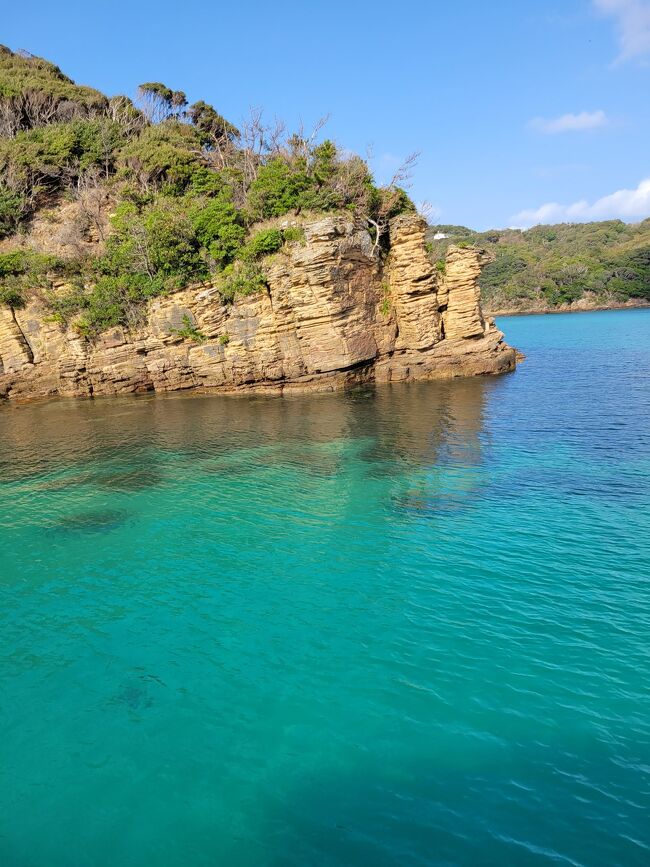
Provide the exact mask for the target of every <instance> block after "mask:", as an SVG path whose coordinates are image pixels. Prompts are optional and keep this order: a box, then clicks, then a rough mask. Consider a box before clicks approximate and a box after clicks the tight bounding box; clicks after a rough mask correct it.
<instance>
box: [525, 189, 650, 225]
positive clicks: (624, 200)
mask: <svg viewBox="0 0 650 867" xmlns="http://www.w3.org/2000/svg"><path fill="white" fill-rule="evenodd" d="M648 216H650V178H644V180H642V181H641V183H640V184H639V186H638V187H637V188H636V189H635V190H617V191H616V192H615V193H610V194H609V195H608V196H602V197H601V198H600V199H596V201H595V202H592V203H589V202H588V201H587V200H586V199H582V200H581V201H579V202H574V203H573V204H571V205H561V204H559V203H558V202H547V203H546V204H545V205H541V207H539V208H533V209H530V210H525V211H520V212H519V213H518V214H515V215H514V217H511V220H512V223H513V225H517V226H524V225H525V226H534V225H536V224H537V223H585V222H588V221H589V220H616V219H620V220H634V219H643V218H644V217H648Z"/></svg>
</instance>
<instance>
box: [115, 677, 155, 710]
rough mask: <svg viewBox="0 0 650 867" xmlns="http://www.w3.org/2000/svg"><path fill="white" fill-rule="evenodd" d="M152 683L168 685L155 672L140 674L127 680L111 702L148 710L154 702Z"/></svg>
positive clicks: (130, 707)
mask: <svg viewBox="0 0 650 867" xmlns="http://www.w3.org/2000/svg"><path fill="white" fill-rule="evenodd" d="M152 685H157V686H166V684H165V683H164V681H162V680H161V679H160V678H159V677H158V676H157V675H155V674H140V675H138V677H136V678H132V679H131V680H128V681H125V682H124V683H123V684H122V686H121V687H120V689H119V691H118V692H117V693H116V694H115V696H114V697H113V699H112V700H111V702H112V703H113V704H123V705H126V707H128V708H129V710H147V708H150V707H153V703H154V698H153V694H152V693H153V689H152Z"/></svg>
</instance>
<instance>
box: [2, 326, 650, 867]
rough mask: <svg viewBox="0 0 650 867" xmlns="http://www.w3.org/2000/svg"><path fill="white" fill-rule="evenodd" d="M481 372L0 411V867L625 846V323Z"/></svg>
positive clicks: (632, 514) (629, 410)
mask: <svg viewBox="0 0 650 867" xmlns="http://www.w3.org/2000/svg"><path fill="white" fill-rule="evenodd" d="M499 325H500V327H502V328H503V330H504V331H505V332H506V335H507V338H508V340H509V342H510V343H512V344H513V345H515V346H517V347H518V348H519V349H521V350H522V351H523V352H524V353H525V355H526V360H525V362H523V364H521V365H520V367H519V369H518V370H517V372H516V373H514V374H508V375H505V376H502V377H497V378H474V379H467V380H455V381H448V382H439V383H419V384H413V385H395V386H388V387H378V388H375V389H373V388H368V389H362V390H358V391H354V392H350V393H347V394H330V395H314V396H305V397H290V398H286V399H279V398H266V397H260V396H257V397H223V396H216V395H186V394H184V395H180V394H179V395H169V396H162V397H161V396H143V397H131V398H123V399H122V398H114V399H101V400H95V401H53V402H50V403H43V404H38V405H30V406H10V405H0V443H1V444H2V448H1V451H0V589H1V592H2V608H1V610H0V630H1V635H2V647H3V653H2V657H1V659H0V730H1V732H2V737H1V739H0V863H2V865H3V867H4V865H6V867H27V865H29V867H109V865H111V867H112V865H115V864H119V865H121V867H145V865H152V864H156V865H157V867H180V865H188V864H192V865H195V867H196V865H215V864H223V865H234V867H239V865H241V867H249V865H251V867H252V865H278V867H279V865H296V867H298V865H300V867H302V865H306V864H318V865H319V867H320V865H326V867H327V865H368V864H372V865H431V864H450V865H451V864H494V865H503V864H526V865H528V864H551V863H552V864H558V863H559V864H572V865H589V867H600V865H602V867H610V865H614V864H620V865H637V864H638V865H645V864H647V863H648V862H649V861H650V831H649V828H650V822H649V821H648V817H649V815H650V678H649V675H650V605H649V601H648V600H649V596H648V591H649V589H650V551H649V549H648V545H647V539H649V538H650V376H649V373H650V310H624V311H615V312H597V313H585V314H580V315H572V314H565V315H555V316H529V317H513V318H507V319H501V320H499Z"/></svg>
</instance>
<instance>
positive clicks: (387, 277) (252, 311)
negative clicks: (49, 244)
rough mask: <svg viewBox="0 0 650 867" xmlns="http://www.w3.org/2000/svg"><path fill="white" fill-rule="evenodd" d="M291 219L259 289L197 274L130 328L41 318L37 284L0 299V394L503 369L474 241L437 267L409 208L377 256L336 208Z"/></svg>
mask: <svg viewBox="0 0 650 867" xmlns="http://www.w3.org/2000/svg"><path fill="white" fill-rule="evenodd" d="M301 228H302V230H303V232H304V240H302V241H294V242H292V243H291V244H287V245H286V246H285V248H283V250H282V251H281V252H279V253H277V254H276V255H274V256H273V257H272V258H270V259H269V261H268V267H267V282H268V288H267V289H266V290H265V291H261V292H259V293H257V294H255V295H250V296H247V297H243V298H235V300H234V302H231V303H226V302H224V300H223V298H222V297H221V295H220V294H219V292H218V290H217V288H216V287H215V286H213V285H211V284H210V283H203V284H200V285H195V286H192V287H189V288H187V289H183V290H180V291H177V292H172V293H170V294H168V295H166V296H162V297H159V298H155V299H153V300H151V301H150V302H148V303H147V305H146V308H145V309H144V311H143V315H142V317H141V324H139V325H138V326H137V327H135V328H132V329H131V330H127V329H126V328H122V327H114V328H111V329H109V330H107V331H105V332H103V333H102V334H100V335H98V336H97V337H94V338H88V337H84V336H83V335H81V334H80V333H79V332H78V330H76V329H75V328H74V326H73V325H69V326H63V325H61V324H59V323H57V322H55V321H52V317H51V315H49V314H50V311H49V310H48V307H47V305H46V304H45V303H44V301H43V300H42V299H39V296H38V293H35V294H34V295H33V296H32V297H31V298H30V301H29V303H28V304H27V305H26V306H25V307H24V308H23V309H17V310H10V309H0V397H3V398H12V399H17V400H29V399H32V398H41V397H47V396H55V395H58V396H62V397H91V396H93V395H116V394H127V393H134V392H146V391H173V390H178V389H198V390H204V391H211V390H215V391H224V392H233V391H253V390H255V391H265V392H270V393H282V392H285V391H297V390H301V391H309V390H333V389H336V388H343V387H347V386H351V385H355V384H358V383H364V382H372V381H374V382H396V381H409V380H418V379H438V378H447V377H453V376H472V375H476V374H496V373H503V372H506V371H509V370H513V369H514V367H515V363H516V359H515V351H514V350H513V349H512V348H511V347H509V346H508V345H507V344H506V343H505V342H504V340H503V334H502V333H501V332H500V331H499V330H498V329H497V328H496V326H495V325H494V322H493V321H492V320H490V319H485V318H484V316H483V314H482V311H481V303H480V290H479V287H478V277H479V274H480V271H481V266H482V264H483V263H484V254H483V253H482V252H481V251H480V250H478V249H476V248H472V247H468V248H461V247H454V246H452V247H450V248H449V250H448V251H447V256H446V260H445V267H444V270H439V269H437V268H435V267H434V266H433V265H432V264H431V262H430V260H429V258H428V256H427V254H426V250H425V246H424V242H425V230H426V224H425V222H424V220H422V219H421V218H419V217H417V216H415V215H414V214H405V215H401V216H399V217H395V218H394V219H393V220H392V221H391V224H390V253H389V255H388V256H387V257H386V259H385V260H384V261H382V260H380V259H379V258H378V257H377V256H376V255H373V250H372V244H371V241H370V237H369V235H368V232H366V231H365V230H358V229H355V226H354V223H353V221H352V219H348V218H347V217H346V216H341V215H337V216H327V217H323V218H322V219H317V220H312V221H310V222H305V223H303V224H301ZM64 289H65V286H64V285H63V284H62V285H61V290H62V291H63V290H64Z"/></svg>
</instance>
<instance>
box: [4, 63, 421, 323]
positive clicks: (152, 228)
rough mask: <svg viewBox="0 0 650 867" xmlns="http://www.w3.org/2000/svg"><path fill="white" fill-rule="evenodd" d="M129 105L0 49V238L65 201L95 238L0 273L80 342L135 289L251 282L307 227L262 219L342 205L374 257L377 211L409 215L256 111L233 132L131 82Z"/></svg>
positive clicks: (175, 96)
mask: <svg viewBox="0 0 650 867" xmlns="http://www.w3.org/2000/svg"><path fill="white" fill-rule="evenodd" d="M137 101H138V103H139V105H138V106H136V105H135V104H134V103H133V102H132V101H131V100H130V99H129V98H128V97H125V96H117V97H113V98H111V99H108V98H107V97H105V96H104V95H102V94H101V93H99V92H98V91H95V90H92V89H91V88H87V87H80V86H78V85H76V84H75V83H74V82H73V81H72V80H71V79H69V78H67V76H65V75H64V74H63V73H62V72H61V71H60V70H59V69H58V67H56V66H54V65H53V64H52V63H49V62H48V61H45V60H42V59H40V58H36V57H32V56H30V55H22V54H16V53H13V52H11V51H10V50H9V49H7V48H4V47H0V118H1V120H0V238H2V237H5V238H6V237H15V239H16V244H17V246H19V245H20V240H21V232H24V231H27V230H28V229H29V225H30V221H31V220H32V218H33V217H34V215H35V214H38V213H41V214H44V213H48V214H50V215H52V214H53V213H55V212H54V211H53V209H55V208H56V206H57V204H58V203H59V202H60V201H61V200H62V199H65V198H68V199H71V200H73V201H77V202H78V204H79V208H80V209H82V206H83V209H85V210H83V213H82V217H83V220H81V223H83V226H81V228H78V234H79V236H80V237H81V236H82V234H83V231H86V232H87V231H88V227H90V226H94V227H95V230H96V234H99V236H100V240H101V241H102V243H101V245H98V246H97V248H96V249H97V254H96V255H93V256H89V255H88V254H87V253H86V254H81V253H80V254H79V255H78V256H77V257H76V258H72V257H70V258H69V259H68V260H66V261H65V262H64V263H63V265H62V264H61V263H60V262H59V263H54V262H52V263H49V264H48V263H47V262H45V261H41V262H40V264H39V263H36V260H30V262H29V263H28V264H25V266H24V268H23V269H22V270H20V269H19V270H18V271H16V272H14V271H6V273H5V272H3V271H1V270H0V287H1V288H0V292H1V293H2V294H1V295H0V300H3V301H4V303H5V304H10V305H11V306H18V303H19V301H20V303H24V302H25V300H26V298H27V297H28V295H29V294H30V292H32V291H34V290H35V289H36V288H39V290H42V291H41V295H42V297H44V298H46V299H47V301H48V303H49V305H50V307H51V310H52V317H53V318H54V319H55V320H57V321H60V322H61V323H73V324H74V325H75V327H76V328H77V329H78V330H79V331H80V332H81V333H83V334H86V335H88V336H92V335H94V334H96V333H97V332H99V331H101V330H102V329H104V328H108V327H111V326H114V325H120V324H122V325H130V324H132V323H135V322H137V320H138V317H139V316H140V315H141V310H142V306H143V303H144V302H146V301H147V299H149V298H152V297H154V296H157V295H161V294H164V293H166V292H169V291H173V290H174V289H177V288H179V287H182V286H184V285H187V284H190V283H192V282H200V281H204V280H208V279H210V280H212V281H214V283H215V285H216V286H217V287H218V289H219V291H220V293H221V295H222V297H223V300H224V302H232V301H233V300H234V298H235V297H236V296H245V295H249V294H252V293H255V292H259V291H263V290H264V289H265V287H266V285H267V284H266V277H265V259H266V257H268V256H270V255H273V254H276V253H278V252H279V251H280V250H281V249H282V247H283V245H284V244H285V243H288V242H294V241H300V240H302V239H303V237H304V236H303V233H302V229H301V228H300V227H299V226H293V227H288V228H285V229H281V228H279V227H277V226H273V225H270V226H269V225H268V223H267V224H266V225H265V226H263V227H260V226H258V225H256V224H258V223H260V222H261V221H269V220H270V221H273V220H277V218H280V217H282V216H284V215H286V214H292V215H293V216H294V217H297V216H298V215H300V214H301V213H303V212H318V213H320V212H327V211H345V212H347V213H349V214H350V215H351V216H352V217H353V219H355V220H356V221H357V222H358V224H359V225H360V226H365V227H366V228H367V229H368V231H369V232H370V234H371V236H372V238H373V241H374V250H375V251H376V252H377V254H378V255H381V254H382V253H383V252H384V251H385V249H386V246H387V226H388V220H389V219H390V218H391V217H392V216H395V215H396V214H398V213H401V212H402V211H405V210H412V209H413V205H412V203H411V202H410V200H409V198H408V196H407V195H406V194H405V193H404V191H403V190H401V189H400V188H399V187H398V186H397V185H396V183H391V184H390V185H388V186H386V187H377V186H376V185H375V184H374V182H373V179H372V177H371V175H370V173H369V170H368V167H367V165H366V163H365V162H364V161H363V160H361V159H360V158H359V157H355V156H353V157H349V156H344V155H342V154H340V153H339V151H338V150H337V148H336V146H335V145H334V143H333V142H331V141H327V140H326V141H322V142H317V141H316V140H315V135H312V134H309V135H305V134H303V133H302V132H301V133H299V134H294V135H290V136H285V135H284V134H283V133H282V130H281V129H280V128H272V127H266V126H265V125H264V124H263V123H262V120H261V116H260V115H259V114H255V113H254V114H253V115H252V116H251V118H250V119H249V120H247V121H246V122H245V123H244V124H243V125H242V128H241V130H240V129H238V128H237V127H236V126H235V125H233V124H232V123H230V122H229V121H228V120H226V119H225V118H224V117H222V116H221V115H220V114H219V112H218V111H217V110H216V109H215V108H214V107H213V106H211V105H208V104H207V103H205V102H203V101H199V102H196V103H194V104H193V105H190V106H188V103H187V99H186V96H185V94H184V93H183V92H182V91H180V90H174V89H172V88H170V87H168V86H167V85H165V84H163V83H162V82H147V83H144V84H141V85H140V87H139V89H138V100H137ZM89 202H90V203H91V204H89ZM102 202H104V203H105V204H103V205H102V204H101V203H102ZM102 208H103V210H102ZM109 211H110V214H111V216H110V220H109V223H110V225H109V230H108V233H107V234H108V236H107V237H105V234H106V233H105V228H106V219H107V214H108V212H109ZM84 227H85V228H84ZM79 249H81V248H79ZM21 255H22V254H21ZM25 261H26V260H25ZM21 267H22V266H21ZM49 267H51V268H52V269H53V270H56V269H57V268H58V269H59V271H63V272H65V277H66V283H67V286H66V288H65V289H63V290H61V289H59V291H57V292H54V291H50V290H49V289H48V285H47V279H46V278H47V275H48V273H49V271H48V268H49ZM188 327H189V326H188ZM184 329H185V331H187V327H186V326H184ZM181 330H183V329H181ZM181 336H187V337H191V338H192V339H198V338H197V336H196V335H195V334H190V333H189V331H188V332H187V335H185V334H182V335H181Z"/></svg>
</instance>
